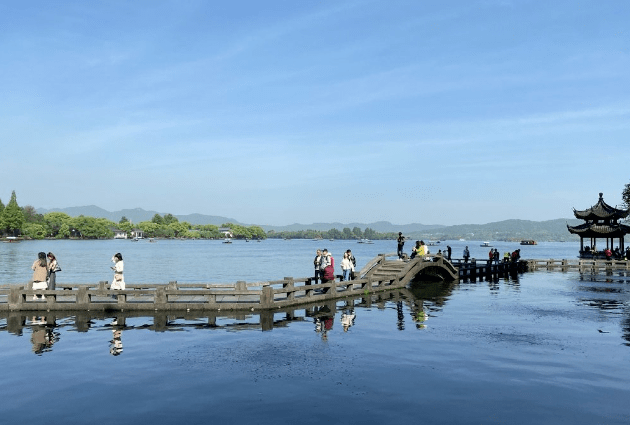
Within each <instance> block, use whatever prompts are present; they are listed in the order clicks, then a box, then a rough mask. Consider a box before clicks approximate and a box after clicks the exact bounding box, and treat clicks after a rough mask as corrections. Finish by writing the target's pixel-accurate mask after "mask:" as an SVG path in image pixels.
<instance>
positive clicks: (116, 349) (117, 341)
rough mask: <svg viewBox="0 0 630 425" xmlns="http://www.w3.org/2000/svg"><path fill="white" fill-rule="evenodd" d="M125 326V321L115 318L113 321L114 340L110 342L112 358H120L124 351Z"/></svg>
mask: <svg viewBox="0 0 630 425" xmlns="http://www.w3.org/2000/svg"><path fill="white" fill-rule="evenodd" d="M124 326H125V319H124V317H123V318H120V319H119V318H115V319H114V320H112V340H111V341H109V353H110V354H111V355H112V356H119V355H121V354H122V351H123V344H122V328H123V327H124Z"/></svg>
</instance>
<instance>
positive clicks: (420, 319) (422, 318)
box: [412, 308, 429, 329]
mask: <svg viewBox="0 0 630 425" xmlns="http://www.w3.org/2000/svg"><path fill="white" fill-rule="evenodd" d="M412 317H413V321H414V322H416V328H418V329H424V328H426V327H427V326H426V325H425V324H424V322H426V320H427V319H428V318H429V315H428V314H426V313H425V312H424V310H423V309H422V308H420V309H418V310H417V311H416V312H415V313H412Z"/></svg>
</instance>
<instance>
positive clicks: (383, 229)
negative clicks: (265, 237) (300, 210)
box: [260, 221, 444, 234]
mask: <svg viewBox="0 0 630 425" xmlns="http://www.w3.org/2000/svg"><path fill="white" fill-rule="evenodd" d="M260 227H262V228H263V229H264V230H265V231H266V232H268V231H269V230H273V231H275V232H296V231H299V230H319V231H328V230H330V229H333V228H334V229H337V230H343V228H344V227H348V228H349V229H353V228H355V227H358V228H360V229H361V230H365V229H366V228H367V227H369V228H370V229H372V230H376V231H377V232H379V233H390V232H394V233H398V232H403V233H405V234H406V233H409V232H417V231H429V230H436V229H441V228H443V227H444V226H442V225H439V224H433V225H428V224H420V223H412V224H402V225H400V224H392V223H390V222H389V221H377V222H374V223H367V224H366V223H345V224H344V223H312V224H299V223H295V224H290V225H288V226H266V225H262V226H260Z"/></svg>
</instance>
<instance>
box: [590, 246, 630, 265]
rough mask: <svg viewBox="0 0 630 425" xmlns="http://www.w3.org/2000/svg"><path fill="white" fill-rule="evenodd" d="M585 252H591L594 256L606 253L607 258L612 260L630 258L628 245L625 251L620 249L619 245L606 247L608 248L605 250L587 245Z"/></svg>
mask: <svg viewBox="0 0 630 425" xmlns="http://www.w3.org/2000/svg"><path fill="white" fill-rule="evenodd" d="M584 253H586V254H591V255H593V257H596V258H597V257H599V256H601V254H603V255H604V257H606V260H608V261H611V260H630V246H628V247H626V249H625V251H622V250H620V249H619V247H616V248H615V249H610V248H608V247H606V249H604V250H603V251H597V248H596V247H592V248H591V247H590V246H587V247H586V248H585V249H584Z"/></svg>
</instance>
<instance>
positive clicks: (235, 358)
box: [0, 240, 630, 424]
mask: <svg viewBox="0 0 630 425" xmlns="http://www.w3.org/2000/svg"><path fill="white" fill-rule="evenodd" d="M448 243H449V244H451V246H452V247H453V252H454V256H461V250H462V249H463V246H464V244H468V246H469V248H470V249H471V253H472V255H473V256H475V257H477V258H484V259H485V258H486V255H487V248H481V247H479V244H480V243H479V242H473V241H468V242H459V241H454V242H448ZM445 244H446V243H444V244H443V245H444V246H445ZM408 245H411V244H410V243H409V244H408ZM495 245H496V247H497V248H498V249H499V251H500V252H503V251H505V250H512V249H515V248H522V256H523V257H524V258H558V259H560V258H575V255H576V253H577V251H578V243H570V244H569V243H547V244H545V243H541V244H540V245H538V246H534V247H520V246H518V245H514V244H507V243H498V242H497V243H495ZM324 247H326V248H328V249H329V250H331V251H332V252H333V254H334V255H335V258H336V259H338V260H337V262H339V260H340V256H339V254H340V253H341V252H342V251H343V250H345V249H347V248H351V249H352V250H353V252H354V254H355V256H356V257H357V260H358V263H359V264H358V266H359V267H361V266H362V265H364V264H365V263H366V262H367V261H369V260H370V259H371V258H373V257H374V256H375V255H376V254H378V253H389V252H393V251H395V249H396V247H395V242H393V241H387V242H375V244H374V245H362V244H357V243H353V242H348V241H333V242H330V241H326V242H324V243H322V242H313V241H301V240H300V241H298V240H294V241H271V240H269V241H264V242H261V243H255V242H249V243H246V242H240V241H235V242H234V243H233V244H231V245H227V244H222V243H221V242H220V241H159V242H157V243H155V244H150V243H148V242H145V241H142V242H130V241H86V242H79V241H37V242H23V243H19V244H0V272H1V273H0V276H1V277H0V279H1V281H0V283H2V284H8V283H9V284H10V283H25V282H26V281H27V280H29V279H30V278H31V271H30V265H31V264H32V262H33V260H34V259H35V257H36V254H37V252H38V251H46V252H47V251H53V252H54V253H55V254H57V256H58V258H59V261H60V264H61V267H62V269H63V271H62V272H61V273H60V274H59V277H58V281H59V282H72V283H81V282H82V283H88V282H90V283H91V282H97V281H99V280H110V279H111V275H110V270H109V266H110V262H109V259H110V258H111V256H112V254H114V253H115V252H121V253H122V254H123V256H124V258H125V275H126V280H127V282H129V283H134V282H168V281H170V280H177V281H180V282H234V281H236V280H246V281H250V282H251V281H261V280H269V279H279V278H282V277H284V276H293V277H305V276H309V275H310V274H311V269H312V257H313V254H314V251H315V249H317V248H324ZM410 248H411V246H409V249H410ZM439 248H440V247H439V246H436V247H432V249H433V250H434V251H437V249H439ZM629 284H630V277H628V276H625V275H624V274H622V273H614V274H612V275H606V274H599V275H590V274H588V275H581V274H579V273H577V272H568V273H562V272H544V271H539V272H535V273H528V274H523V275H520V276H519V277H518V278H516V279H514V278H509V279H499V280H497V281H493V282H474V283H458V284H431V283H428V282H418V283H417V284H416V285H415V286H414V287H413V288H412V290H410V291H403V292H402V293H398V292H396V293H392V294H384V295H383V296H381V297H376V296H372V297H369V298H363V299H356V300H347V301H339V302H336V303H334V304H333V305H329V306H326V307H324V308H323V309H322V311H320V312H319V313H318V314H315V311H313V310H312V309H310V310H308V311H307V310H305V309H302V310H296V311H294V312H290V313H287V312H280V313H276V314H275V315H274V320H275V324H274V328H273V330H271V331H266V332H263V331H261V329H260V326H259V323H260V318H259V317H258V316H257V315H237V316H230V315H229V314H224V315H219V316H218V317H215V316H211V317H196V316H185V317H177V316H169V317H166V316H154V317H133V316H119V317H114V316H87V315H79V316H77V315H74V314H72V313H68V314H65V315H64V314H60V315H58V316H56V317H53V316H49V317H37V316H31V315H28V316H26V315H12V316H9V315H7V314H4V315H1V314H0V347H2V350H1V351H0V365H2V366H1V367H2V371H3V373H2V375H3V385H2V386H1V387H0V400H2V403H1V404H0V417H1V418H3V421H5V422H6V423H13V422H16V423H24V424H34V423H46V422H48V423H64V424H75V423H76V424H79V423H80V424H83V423H86V422H87V421H90V422H95V423H101V422H105V421H112V422H116V423H124V424H127V423H129V424H131V423H134V424H139V423H153V424H171V423H174V422H176V421H177V422H185V423H192V424H197V423H210V422H216V423H238V424H240V423H248V424H251V423H289V422H291V423H317V424H321V423H344V424H353V423H360V424H366V423H370V424H382V423H402V422H408V423H420V422H422V423H428V424H441V423H445V424H450V423H457V424H460V423H461V424H482V423H483V424H488V423H490V424H495V423H496V424H498V423H510V424H532V423H537V424H538V423H549V424H558V423H567V424H596V423H607V424H627V423H629V422H630V407H629V406H628V402H627V401H628V400H629V399H630V382H629V378H630V289H629V288H630V286H629ZM418 308H422V309H423V310H424V312H425V313H426V314H427V315H428V319H427V320H426V321H425V322H424V323H421V322H417V321H415V320H414V317H417V312H418V311H417V310H418ZM323 311H330V312H329V313H323ZM353 316H354V317H353ZM344 324H345V325H346V326H344ZM51 342H52V343H51Z"/></svg>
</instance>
